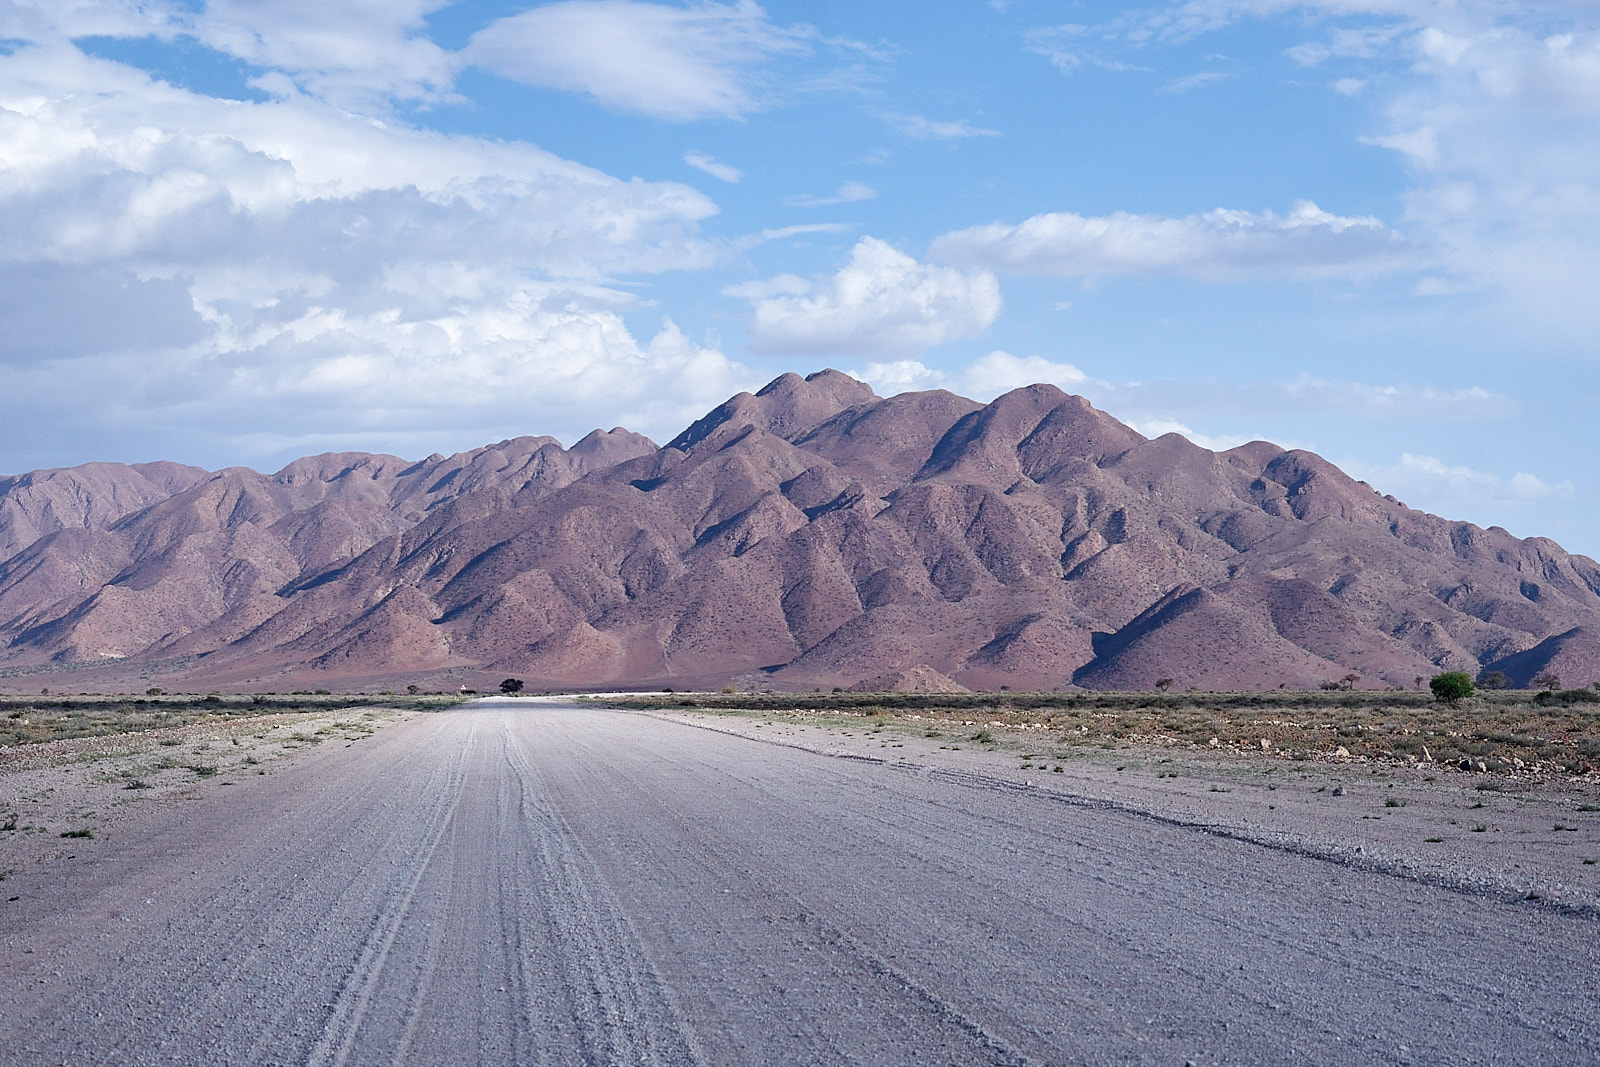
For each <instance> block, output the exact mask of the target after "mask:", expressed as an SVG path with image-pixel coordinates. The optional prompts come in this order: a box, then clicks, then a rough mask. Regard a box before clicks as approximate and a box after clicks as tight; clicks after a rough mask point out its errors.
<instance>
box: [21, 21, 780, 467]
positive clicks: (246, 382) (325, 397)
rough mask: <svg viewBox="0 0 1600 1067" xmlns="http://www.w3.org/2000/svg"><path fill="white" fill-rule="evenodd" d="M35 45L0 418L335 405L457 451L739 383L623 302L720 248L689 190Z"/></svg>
mask: <svg viewBox="0 0 1600 1067" xmlns="http://www.w3.org/2000/svg"><path fill="white" fill-rule="evenodd" d="M228 10H232V11H235V13H237V12H238V11H241V10H243V8H242V6H240V5H234V6H232V7H230V8H228ZM307 17H308V18H310V16H309V15H308V16H307ZM41 32H42V31H41ZM52 32H54V31H52ZM43 36H44V37H45V38H46V39H42V40H40V41H37V42H32V43H29V42H23V43H20V44H14V45H13V46H12V47H11V49H10V51H9V52H7V53H5V54H0V419H4V421H5V422H6V424H7V425H8V426H9V427H10V428H11V430H12V432H13V434H14V435H15V439H16V440H18V441H19V442H22V443H23V444H24V445H25V446H26V447H32V446H33V445H34V444H35V443H40V444H39V447H41V448H45V447H47V446H49V443H50V442H51V441H54V442H55V445H56V446H58V447H54V451H53V453H52V458H54V457H59V456H61V455H83V456H84V458H90V457H91V456H96V455H100V456H103V455H105V454H108V453H109V454H127V453H128V452H129V451H130V450H131V451H134V452H138V453H141V454H148V453H149V451H150V450H151V449H152V448H153V449H154V450H155V451H156V452H157V453H165V454H169V455H173V454H179V453H180V452H181V453H182V454H183V455H186V456H188V457H189V458H191V459H198V460H200V461H202V462H208V461H210V460H211V459H212V458H214V457H215V456H217V455H218V454H220V455H221V456H223V457H229V458H230V459H233V460H236V458H237V454H236V453H235V452H233V450H234V449H236V448H238V447H244V446H243V445H241V442H246V441H253V442H257V443H258V444H259V443H260V442H271V441H279V442H290V441H301V442H303V441H306V440H310V439H312V438H314V437H315V435H317V434H325V433H327V432H330V431H329V427H331V426H334V425H336V424H337V425H338V426H340V427H341V429H342V430H348V432H350V433H357V434H361V435H365V436H364V438H363V440H365V441H366V442H367V443H368V444H369V445H378V446H381V445H382V442H383V441H384V440H388V441H397V440H409V439H411V438H409V437H408V436H407V435H414V434H415V432H416V431H417V429H418V426H419V424H425V425H426V426H427V427H428V428H429V430H430V432H433V433H434V434H435V435H451V434H457V435H458V436H455V437H453V438H451V440H452V441H453V442H454V443H458V444H460V445H468V444H472V443H481V439H478V440H474V439H475V438H480V435H483V434H487V433H490V432H501V433H506V432H512V433H516V432H526V431H527V430H528V429H530V428H532V429H538V430H548V431H551V432H557V433H562V434H567V435H577V434H581V433H583V432H585V431H586V430H587V429H589V428H591V425H588V424H592V423H593V422H598V421H600V420H611V421H608V423H607V424H608V425H610V424H611V423H612V422H614V421H615V419H616V418H617V416H618V414H619V413H620V412H619V409H621V410H623V411H629V412H631V413H632V414H633V415H635V416H636V417H637V418H636V422H635V423H634V427H633V428H636V429H639V430H641V431H644V432H653V433H666V434H671V433H674V432H676V431H677V430H678V429H680V428H681V425H679V420H680V418H682V417H685V416H688V415H691V414H694V413H696V410H697V409H698V408H700V407H701V406H702V405H704V404H705V403H706V402H707V401H711V402H714V401H715V400H717V399H721V397H722V396H724V395H726V393H725V391H726V390H727V389H730V388H731V389H735V390H736V389H737V388H742V387H744V386H745V385H748V384H750V377H749V375H748V373H747V372H746V371H744V370H743V368H741V367H739V366H738V364H736V363H734V362H732V361H731V360H729V359H727V358H726V357H725V356H724V355H723V354H722V353H721V352H720V351H718V350H717V347H716V346H715V345H714V344H709V345H699V344H695V343H692V342H691V341H689V340H688V339H687V338H685V337H684V336H683V335H682V334H681V333H680V332H679V331H678V330H677V329H676V327H673V326H671V325H670V324H667V325H664V326H659V327H657V328H655V329H654V334H653V336H650V335H647V336H648V339H636V338H635V337H634V336H633V334H632V333H630V330H629V327H628V324H627V323H626V322H625V321H624V318H623V315H624V314H626V313H629V312H630V311H635V312H636V311H637V310H638V309H639V308H640V307H641V306H642V302H641V300H640V299H639V297H638V296H636V295H634V294H633V293H632V292H630V291H629V290H628V289H626V288H623V287H621V286H619V285H617V284H616V283H615V282H614V281H613V279H615V278H618V277H621V276H628V275H632V276H638V275H651V274H654V273H657V272H661V271H668V270H683V269H695V268H699V267H704V266H707V265H710V264H712V263H715V262H718V261H720V260H721V259H723V258H725V257H726V256H728V255H730V254H732V247H731V246H730V245H729V244H728V243H727V242H717V241H711V240H708V239H706V238H704V237H703V236H701V234H700V232H699V225H700V223H701V222H702V221H703V220H704V219H706V218H708V217H710V216H711V215H713V214H715V212H716V210H717V209H716V206H715V205H714V204H713V203H712V202H711V201H710V200H709V199H707V198H706V197H705V196H704V195H703V194H701V193H700V192H698V191H696V190H695V189H693V188H691V187H690V186H687V185H683V184H678V183H674V182H650V181H643V180H639V179H633V180H627V181H624V180H619V179H617V178H614V177H612V176H610V175H608V174H605V173H603V172H601V171H598V170H595V169H593V168H590V167H586V166H582V165H579V164H577V163H573V162H571V161H569V160H565V159H562V158H560V157H558V156H555V155H553V154H551V153H549V152H546V151H544V150H542V149H539V148H537V147H535V146H533V145H529V144H526V143H518V142H504V141H490V140H485V139H481V138H474V137H469V136H462V135H447V134H441V133H437V132H432V131H427V130H421V129H417V128H415V127H411V126H407V125H404V124H401V123H397V122H393V121H386V120H385V121H379V120H374V119H369V118H365V117H363V116H362V115H361V114H359V113H353V112H351V111H349V110H347V109H345V108H343V107H340V106H336V105H335V104H333V103H330V102H329V101H325V100H323V99H321V98H319V97H318V96H315V95H307V94H304V93H291V94H289V95H286V96H283V97H280V98H275V99H269V100H267V101H264V102H250V101H238V100H225V99H219V98H213V97H208V96H205V95H202V94H199V93H195V92H191V91H188V90H185V89H181V88H177V87H174V86H172V85H169V84H167V83H164V82H160V81H156V80H154V79H152V78H150V77H149V76H148V75H146V74H144V73H142V72H140V71H137V70H134V69H133V68H131V67H128V66H125V65H123V64H119V63H115V62H111V61H109V60H103V59H96V58H93V57H90V56H88V55H85V54H84V53H83V52H81V51H79V50H78V49H77V48H75V47H73V46H72V45H71V44H70V43H66V42H63V41H61V40H58V39H51V38H50V37H49V34H44V35H43ZM241 47H242V46H241ZM274 47H277V46H274ZM307 47H309V46H307ZM657 321H658V322H659V319H658V320H657ZM67 380H71V381H74V382H77V383H81V384H80V386H79V387H78V394H79V395H75V397H74V403H72V404H70V405H65V409H64V407H63V405H62V404H61V402H60V399H61V398H60V389H61V382H62V381H67ZM47 412H53V413H54V414H52V415H50V416H49V417H46V416H44V415H43V414H41V413H47ZM490 427H492V428H493V430H492V431H491V430H490V429H488V428H490ZM307 435H311V436H310V437H308V436H307ZM385 435H387V437H385ZM180 438H181V439H182V440H181V441H180V440H179V439H180ZM129 441H133V442H137V444H134V445H130V444H129ZM41 442H42V443H41ZM163 442H168V443H167V444H163ZM263 447H264V446H263ZM285 447H290V446H288V445H285ZM85 449H87V450H89V451H88V454H87V455H84V450H85ZM185 449H187V451H183V450H185ZM26 455H27V453H26V452H24V451H18V450H14V454H13V457H12V459H11V460H10V462H11V463H19V462H24V463H25V462H26V459H25V458H24V457H25V456H26Z"/></svg>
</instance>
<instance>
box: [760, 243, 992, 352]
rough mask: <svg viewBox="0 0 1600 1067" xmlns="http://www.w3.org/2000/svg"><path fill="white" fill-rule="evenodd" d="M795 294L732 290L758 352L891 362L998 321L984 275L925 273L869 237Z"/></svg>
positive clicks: (788, 287)
mask: <svg viewBox="0 0 1600 1067" xmlns="http://www.w3.org/2000/svg"><path fill="white" fill-rule="evenodd" d="M803 284H805V288H804V290H803V291H800V290H798V288H797V286H796V285H795V280H794V279H793V278H790V277H786V278H784V279H783V280H782V286H783V287H782V289H778V290H774V291H771V292H770V294H769V295H763V296H757V295H756V294H757V293H759V292H761V290H748V289H747V290H735V292H736V293H738V292H743V293H744V294H746V295H747V296H750V297H753V298H754V304H755V311H754V315H753V317H752V320H751V323H750V339H751V343H752V345H753V347H754V348H755V349H756V351H758V352H763V353H772V354H794V355H801V354H804V355H819V356H820V355H828V354H840V353H844V354H851V353H860V354H871V355H899V354H907V353H913V352H917V351H920V350H922V349H925V348H929V347H932V346H934V345H938V344H943V343H944V342H946V341H952V340H956V339H958V338H964V337H975V336H977V335H978V334H981V333H982V332H983V331H984V330H986V329H988V328H989V325H990V324H991V323H992V322H994V320H995V318H996V316H998V315H999V314H1000V306H1001V300H1000V286H999V283H998V282H997V281H996V280H995V277H994V275H993V274H991V273H989V272H988V271H987V270H961V269H957V268H954V267H939V266H931V265H929V264H926V263H921V262H919V261H918V260H916V259H914V258H912V257H911V256H908V255H906V254H905V253H904V252H901V251H899V250H898V249H896V248H894V247H893V246H891V245H889V244H887V243H885V242H883V241H880V240H878V239H876V238H873V237H863V238H862V239H861V240H860V241H859V242H858V243H857V244H856V246H855V249H854V250H853V251H852V252H851V255H850V262H849V263H848V264H846V265H845V266H844V267H843V268H841V269H840V270H839V272H838V273H836V274H834V275H832V276H831V277H827V278H822V279H818V280H816V281H812V282H809V283H803Z"/></svg>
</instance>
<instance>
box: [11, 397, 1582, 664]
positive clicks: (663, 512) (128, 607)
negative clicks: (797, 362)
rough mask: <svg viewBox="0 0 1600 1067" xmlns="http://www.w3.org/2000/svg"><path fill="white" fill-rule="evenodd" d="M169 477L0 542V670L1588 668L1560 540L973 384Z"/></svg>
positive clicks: (1304, 461) (728, 406)
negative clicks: (987, 399)
mask: <svg viewBox="0 0 1600 1067" xmlns="http://www.w3.org/2000/svg"><path fill="white" fill-rule="evenodd" d="M52 473H59V472H52ZM196 479H197V480H196V481H195V482H194V483H193V484H180V485H175V486H174V487H173V489H172V491H171V492H170V493H169V494H168V495H167V496H166V497H165V498H164V499H161V500H159V501H156V502H154V503H151V504H149V505H147V506H144V507H142V508H140V509H138V510H134V511H129V512H126V513H125V514H123V515H122V516H120V517H118V518H116V519H114V520H109V521H104V522H102V524H101V525H99V526H94V527H91V526H90V525H89V524H88V523H87V522H85V523H81V524H80V526H81V528H75V529H59V530H56V531H54V532H51V533H46V534H44V535H42V536H38V537H37V538H36V539H35V540H34V541H33V542H32V543H30V544H27V545H26V546H25V547H23V548H21V549H20V550H18V551H17V552H15V553H13V554H12V556H11V557H10V558H9V559H7V560H6V561H5V562H4V563H0V640H3V641H5V642H6V647H5V653H4V660H5V662H8V663H10V664H26V663H37V662H46V661H51V660H54V661H58V662H60V661H68V660H87V659H92V658H94V657H126V659H125V660H123V661H119V662H121V663H123V664H124V666H136V665H138V664H141V663H144V664H148V663H150V662H153V661H161V662H167V663H171V662H175V661H181V662H182V663H183V664H184V666H182V667H181V668H175V669H179V670H180V671H187V672H189V673H191V674H193V675H195V676H196V677H204V678H206V679H208V680H210V681H212V682H218V681H231V682H233V683H235V684H240V685H245V684H261V680H263V679H274V678H281V677H283V676H285V675H294V676H300V675H305V676H307V677H311V676H315V677H317V678H321V679H324V680H325V681H327V682H331V681H332V680H335V679H340V680H344V681H346V682H353V681H356V680H360V679H373V680H377V679H389V680H395V679H397V678H398V677H399V676H415V677H418V678H422V677H424V676H426V675H427V674H429V673H430V672H433V673H439V672H444V673H445V674H450V673H453V674H454V675H460V672H463V671H466V672H468V675H467V676H472V675H471V672H473V671H483V672H492V673H493V674H500V675H502V676H503V675H504V674H514V675H517V676H520V677H523V678H524V679H526V680H528V681H529V683H530V684H532V685H541V686H542V685H593V686H602V685H605V686H609V685H672V686H679V687H682V686H692V685H706V684H719V685H720V684H722V683H723V682H725V681H728V680H730V679H740V680H745V679H766V680H767V681H768V683H769V684H772V685H775V686H789V687H794V688H806V689H810V688H813V687H817V686H833V685H844V686H849V685H856V684H872V683H873V682H874V681H876V680H881V679H885V678H890V679H898V678H903V677H908V676H909V675H907V673H906V672H923V674H926V676H927V677H930V678H932V677H941V676H942V677H944V678H947V679H950V680H952V681H953V683H957V684H960V685H964V686H967V687H969V688H995V687H998V686H1000V685H1010V686H1012V687H1014V688H1022V687H1030V688H1055V687H1059V686H1062V685H1067V684H1077V685H1082V686H1089V687H1098V688H1104V687H1115V688H1135V687H1147V686H1150V685H1152V684H1153V683H1154V682H1155V681H1156V680H1157V679H1158V678H1171V679H1173V680H1174V684H1176V685H1177V686H1178V687H1179V688H1184V687H1188V686H1199V687H1204V688H1238V687H1247V688H1255V687H1277V686H1279V685H1287V686H1291V687H1306V686H1314V685H1317V684H1319V683H1322V682H1325V681H1329V680H1337V679H1340V678H1343V677H1345V676H1347V675H1352V674H1353V675H1356V676H1357V677H1358V678H1359V679H1360V681H1359V683H1358V684H1362V685H1368V686H1381V685H1403V686H1410V685H1413V684H1414V682H1415V679H1416V678H1417V677H1418V676H1425V675H1428V674H1431V673H1433V672H1435V671H1437V670H1439V669H1441V668H1450V669H1462V670H1468V671H1472V672H1477V671H1478V670H1480V669H1481V668H1484V667H1490V666H1497V667H1501V668H1502V669H1505V670H1507V672H1508V674H1511V676H1512V677H1513V679H1514V680H1516V681H1519V682H1520V681H1526V679H1527V677H1531V676H1532V675H1533V674H1535V673H1539V672H1540V671H1542V670H1544V669H1548V668H1551V667H1554V668H1558V669H1559V670H1560V671H1561V673H1562V674H1563V678H1564V679H1565V680H1567V681H1568V682H1569V683H1572V684H1577V683H1580V682H1588V681H1589V680H1591V679H1589V678H1588V677H1587V676H1583V675H1584V672H1586V671H1588V672H1591V673H1595V674H1596V676H1597V677H1600V653H1597V652H1596V651H1595V650H1596V649H1600V643H1596V642H1595V641H1594V639H1593V638H1592V637H1591V636H1590V635H1592V634H1594V633H1600V595H1597V590H1600V567H1597V565H1596V564H1595V563H1594V562H1593V561H1591V560H1588V559H1586V558H1584V557H1581V556H1572V555H1569V554H1567V553H1565V552H1563V551H1562V550H1561V549H1560V548H1559V546H1557V545H1555V544H1554V543H1552V542H1550V541H1547V540H1544V539H1541V538H1533V539H1529V540H1526V541H1521V540H1518V539H1516V538H1514V537H1512V536H1511V535H1510V534H1508V533H1506V532H1505V531H1504V530H1500V529H1498V528H1492V529H1489V530H1482V529H1479V528H1477V527H1474V526H1471V525H1469V524H1466V523H1456V522H1449V521H1447V520H1444V519H1440V518H1437V517H1435V516H1432V515H1426V514H1423V513H1420V512H1415V511H1411V510H1409V509H1407V508H1405V507H1404V506H1403V505H1401V504H1400V503H1399V502H1398V501H1395V500H1393V499H1392V498H1388V497H1384V496H1381V495H1379V494H1378V493H1377V492H1375V491H1374V490H1372V489H1371V488H1370V487H1368V486H1366V485H1365V484H1363V483H1360V482H1356V481H1353V480H1352V479H1350V478H1349V477H1347V476H1346V475H1344V474H1343V473H1342V472H1341V471H1339V470H1338V469H1337V468H1336V467H1334V466H1332V465H1331V464H1329V463H1327V462H1326V461H1324V460H1322V459H1321V458H1319V457H1317V456H1315V455H1312V454H1310V453H1306V452H1297V451H1285V450H1283V449H1280V448H1277V447H1275V446H1272V445H1269V444H1267V443H1265V442H1254V443H1252V444H1249V445H1245V446H1243V447H1241V448H1237V449H1233V450H1231V451H1228V452H1222V453H1213V452H1209V451H1207V450H1205V449H1203V448H1199V447H1198V446H1196V445H1194V444H1192V443H1191V442H1189V441H1188V440H1186V439H1185V438H1183V437H1180V436H1177V435H1167V436H1165V437H1161V438H1157V439H1155V440H1146V439H1145V438H1143V437H1141V436H1140V435H1139V434H1137V433H1135V432H1134V431H1133V430H1131V429H1129V428H1128V427H1127V426H1124V425H1123V424H1121V423H1119V422H1117V421H1116V420H1115V419H1113V418H1111V417H1110V416H1108V415H1106V414H1104V413H1103V412H1099V411H1096V410H1095V409H1094V408H1093V407H1092V406H1091V405H1089V403H1088V402H1087V401H1085V400H1083V399H1082V398H1079V397H1071V396H1068V395H1066V394H1065V393H1062V392H1061V391H1060V390H1058V389H1055V388H1054V387H1052V386H1047V385H1036V386H1030V387H1027V388H1024V389H1019V390H1016V391H1014V392H1012V393H1008V394H1006V395H1005V396H1003V397H1000V398H999V399H998V400H996V401H995V402H994V403H992V404H989V405H979V404H976V403H974V402H973V401H970V400H965V399H963V398H960V397H957V396H954V395H952V394H949V393H945V392H938V391H936V392H928V393H910V394H903V395H901V396H897V397H893V398H890V399H887V400H885V399H880V398H878V397H876V396H874V395H873V394H872V392H871V390H870V389H868V388H867V387H866V386H865V385H863V384H862V383H860V382H858V381H856V380H855V379H853V378H850V377H848V376H847V375H843V374H839V373H838V372H834V371H824V372H821V373H818V374H814V375H812V376H810V377H809V378H804V379H802V378H800V377H799V376H797V375H792V374H787V375H783V376H782V377H780V378H778V379H776V380H774V381H773V382H772V383H770V384H769V385H768V386H767V387H766V388H764V389H762V390H761V391H760V392H759V393H757V394H754V395H751V394H740V395H739V396H736V397H733V398H732V399H730V400H729V401H727V402H726V403H724V404H722V405H720V406H719V407H718V408H716V409H715V410H714V411H712V412H710V413H709V414H707V415H706V416H705V417H704V418H702V419H701V420H699V421H698V422H696V423H695V424H694V425H692V426H691V427H689V428H688V429H687V430H685V431H684V433H682V434H681V435H679V436H678V437H677V438H675V439H674V440H673V442H672V443H671V444H669V445H667V446H666V447H664V448H659V449H657V448H655V447H654V446H653V445H651V444H650V443H649V442H648V441H645V440H644V439H642V438H638V437H637V436H635V435H629V434H627V433H626V432H625V431H620V430H617V431H612V432H611V433H610V434H599V433H597V434H594V435H591V436H590V437H589V438H586V439H585V440H584V441H582V442H579V443H578V444H577V445H575V446H574V447H573V448H572V449H570V450H563V449H561V447H560V446H559V445H558V444H556V443H555V442H553V441H551V440H550V439H548V438H519V439H517V440H516V441H509V442H502V443H501V444H499V445H495V446H490V447H489V448H485V449H480V450H477V451H476V452H472V453H464V454H462V455H460V456H455V457H449V458H448V459H447V458H445V457H441V456H433V457H430V458H429V459H427V460H424V461H422V462H421V463H417V464H407V463H405V462H404V461H401V460H398V459H395V458H393V457H387V456H364V455H358V454H353V455H338V456H321V457H315V458H314V459H311V460H302V461H299V462H297V463H295V464H291V465H290V466H289V467H287V468H285V469H284V470H283V471H280V472H279V473H278V474H277V475H273V476H270V477H269V476H265V475H258V474H255V473H254V472H248V471H223V472H218V473H217V474H215V475H203V474H202V475H197V476H196ZM14 481H15V480H14ZM180 481H181V479H180ZM130 499H131V495H130ZM35 510H37V509H35ZM110 510H114V509H109V508H108V509H105V511H104V513H105V514H109V512H110ZM100 513H101V512H97V513H96V514H100ZM85 514H87V512H85ZM19 528H20V527H19ZM146 669H148V668H146ZM1568 675H1572V677H1570V678H1568V677H1567V676H1568ZM442 676H443V674H441V677H442ZM920 676H921V675H919V677H920ZM897 684H898V683H897Z"/></svg>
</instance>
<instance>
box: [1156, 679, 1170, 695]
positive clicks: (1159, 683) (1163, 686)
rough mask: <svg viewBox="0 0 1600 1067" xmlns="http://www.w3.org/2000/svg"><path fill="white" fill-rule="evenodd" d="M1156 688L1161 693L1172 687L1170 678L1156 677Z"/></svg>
mask: <svg viewBox="0 0 1600 1067" xmlns="http://www.w3.org/2000/svg"><path fill="white" fill-rule="evenodd" d="M1156 688H1157V689H1159V690H1161V691H1162V692H1163V693H1165V692H1166V691H1167V690H1168V689H1171V688H1172V679H1171V678H1157V679H1156Z"/></svg>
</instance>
